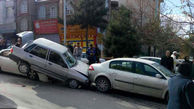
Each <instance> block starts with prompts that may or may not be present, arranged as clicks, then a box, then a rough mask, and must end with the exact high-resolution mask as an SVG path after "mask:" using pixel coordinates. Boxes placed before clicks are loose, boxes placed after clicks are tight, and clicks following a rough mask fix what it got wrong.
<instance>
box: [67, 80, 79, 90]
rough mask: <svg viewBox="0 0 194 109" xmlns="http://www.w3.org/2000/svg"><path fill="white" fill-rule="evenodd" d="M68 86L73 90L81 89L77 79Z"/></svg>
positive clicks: (69, 82)
mask: <svg viewBox="0 0 194 109" xmlns="http://www.w3.org/2000/svg"><path fill="white" fill-rule="evenodd" d="M68 86H69V87H70V88H72V89H76V88H78V87H79V82H78V81H77V80H75V79H71V80H69V81H68Z"/></svg>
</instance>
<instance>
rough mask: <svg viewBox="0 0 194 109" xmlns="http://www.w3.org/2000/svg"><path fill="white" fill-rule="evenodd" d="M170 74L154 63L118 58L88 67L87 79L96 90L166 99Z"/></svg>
mask: <svg viewBox="0 0 194 109" xmlns="http://www.w3.org/2000/svg"><path fill="white" fill-rule="evenodd" d="M171 75H172V73H171V72H170V71H169V70H167V69H166V68H164V67H163V66H161V65H159V64H158V63H156V62H153V61H149V60H143V59H133V58H118V59H113V60H109V61H106V62H104V63H101V64H92V65H91V66H90V67H89V79H90V81H91V82H92V84H93V85H95V86H96V88H97V90H99V91H101V92H107V91H108V90H109V89H111V88H112V89H118V90H123V91H128V92H133V93H138V94H143V95H148V96H153V97H157V98H162V99H168V88H167V86H168V79H169V78H170V76H171Z"/></svg>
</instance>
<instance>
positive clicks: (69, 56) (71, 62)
mask: <svg viewBox="0 0 194 109" xmlns="http://www.w3.org/2000/svg"><path fill="white" fill-rule="evenodd" d="M63 55H64V57H65V60H66V62H67V64H68V65H69V67H73V66H75V65H76V63H77V60H76V59H75V58H74V57H73V55H72V54H71V53H70V52H65V53H64V54H63Z"/></svg>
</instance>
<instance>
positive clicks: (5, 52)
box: [0, 50, 10, 57]
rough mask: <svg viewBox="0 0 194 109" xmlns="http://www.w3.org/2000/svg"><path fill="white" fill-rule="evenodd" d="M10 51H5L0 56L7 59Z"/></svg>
mask: <svg viewBox="0 0 194 109" xmlns="http://www.w3.org/2000/svg"><path fill="white" fill-rule="evenodd" d="M9 54H10V50H6V51H3V52H1V53H0V56H4V57H9Z"/></svg>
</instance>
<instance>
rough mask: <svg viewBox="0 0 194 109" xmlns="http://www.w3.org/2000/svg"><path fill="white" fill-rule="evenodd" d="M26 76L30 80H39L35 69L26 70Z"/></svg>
mask: <svg viewBox="0 0 194 109" xmlns="http://www.w3.org/2000/svg"><path fill="white" fill-rule="evenodd" d="M27 77H28V79H30V80H39V77H38V74H37V73H36V72H35V71H30V72H28V73H27Z"/></svg>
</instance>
